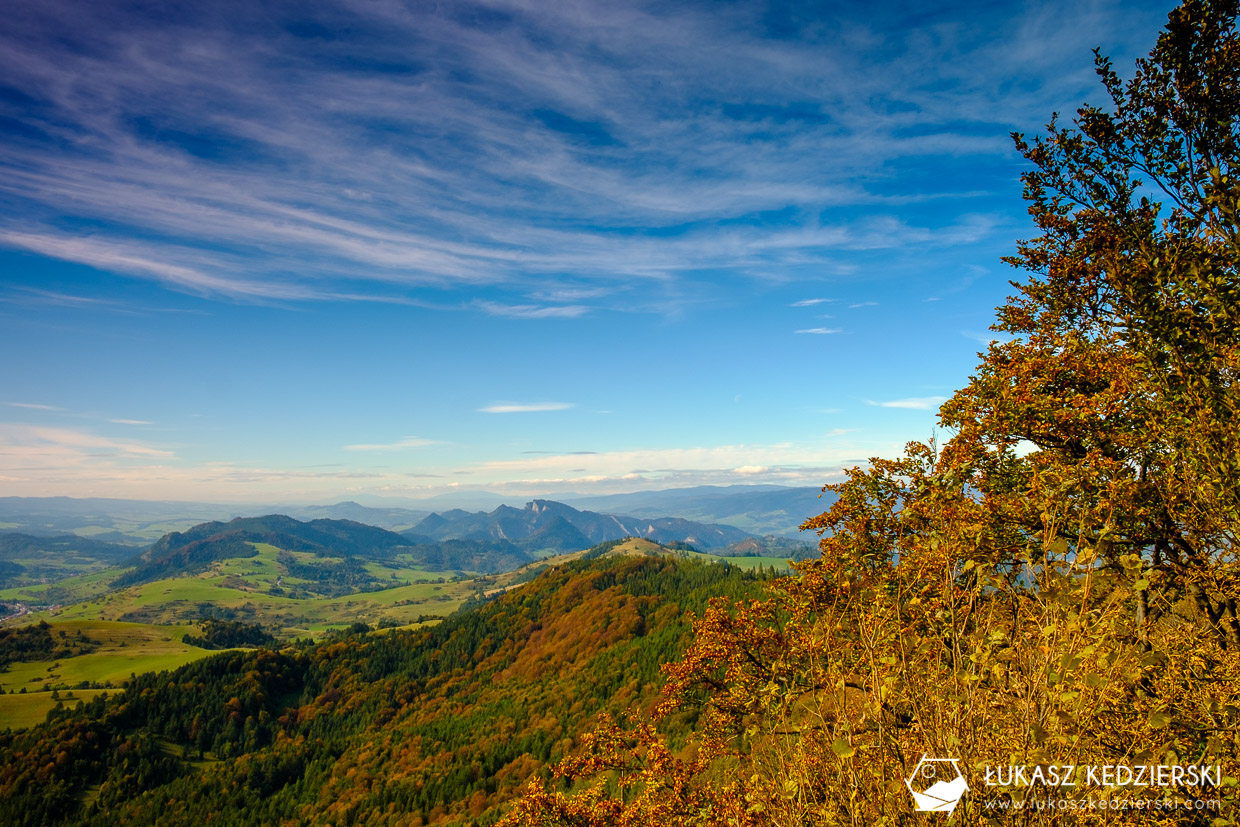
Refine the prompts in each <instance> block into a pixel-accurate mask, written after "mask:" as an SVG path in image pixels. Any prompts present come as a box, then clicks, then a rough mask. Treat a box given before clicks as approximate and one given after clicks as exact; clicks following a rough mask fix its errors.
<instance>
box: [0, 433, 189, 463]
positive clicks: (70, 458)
mask: <svg viewBox="0 0 1240 827" xmlns="http://www.w3.org/2000/svg"><path fill="white" fill-rule="evenodd" d="M175 456H176V454H175V453H174V452H172V451H169V450H167V449H164V448H158V447H155V446H153V445H148V444H146V443H142V442H134V441H132V440H120V439H112V438H110V437H105V436H100V435H98V434H95V433H92V432H90V431H83V430H76V429H73V428H50V427H43V426H35V425H20V424H16V423H0V463H3V464H2V465H0V467H6V466H7V467H10V468H11V467H15V466H21V465H33V466H36V467H37V466H42V465H48V464H53V465H55V464H63V463H68V464H79V463H83V462H86V461H87V460H88V458H96V459H97V458H101V457H102V458H112V459H135V458H136V459H152V458H159V459H171V458H173V457H175Z"/></svg>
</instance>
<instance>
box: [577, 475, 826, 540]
mask: <svg viewBox="0 0 1240 827" xmlns="http://www.w3.org/2000/svg"><path fill="white" fill-rule="evenodd" d="M835 499H836V497H835V494H834V493H832V492H830V491H828V492H826V493H825V494H824V493H823V491H822V489H821V488H818V487H806V488H785V487H782V486H778V485H729V486H718V485H699V486H696V487H694V488H673V489H669V490H665V491H638V492H635V493H632V494H609V495H606V496H600V497H564V498H562V501H563V502H565V503H567V504H569V505H571V506H573V507H575V508H583V509H589V510H591V511H602V512H606V513H609V514H631V515H633V516H634V517H681V518H683V519H686V520H694V521H697V522H704V523H722V524H723V525H729V526H734V527H736V528H739V529H742V530H743V531H746V532H748V533H750V534H779V535H783V536H785V537H799V538H800V539H802V540H805V541H806V542H812V541H813V539H814V538H813V537H812V536H810V537H805V536H803V535H801V534H800V527H801V524H802V523H804V522H805V521H806V520H808V519H809V518H810V517H814V516H817V515H818V514H821V513H822V512H824V511H826V510H827V509H828V508H830V507H831V504H832V503H834V502H835Z"/></svg>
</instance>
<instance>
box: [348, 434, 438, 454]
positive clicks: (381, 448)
mask: <svg viewBox="0 0 1240 827" xmlns="http://www.w3.org/2000/svg"><path fill="white" fill-rule="evenodd" d="M438 444H439V442H437V441H436V440H433V439H423V438H421V437H416V436H407V437H405V438H403V439H399V440H397V441H396V442H385V443H361V444H358V445H345V446H344V450H346V451H375V452H387V451H408V450H411V449H413V448H425V447H426V446H427V445H438Z"/></svg>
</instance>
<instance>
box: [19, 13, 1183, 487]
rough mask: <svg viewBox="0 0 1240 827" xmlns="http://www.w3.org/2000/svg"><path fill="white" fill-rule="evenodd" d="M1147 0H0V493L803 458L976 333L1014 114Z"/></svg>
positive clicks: (593, 479) (799, 465)
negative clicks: (0, 8)
mask: <svg viewBox="0 0 1240 827" xmlns="http://www.w3.org/2000/svg"><path fill="white" fill-rule="evenodd" d="M1170 7H1171V6H1170V4H1168V3H1147V2H1123V3H1121V2H1093V3H1090V2H1084V3H1082V2H1044V3H1006V4H1001V3H934V2H917V3H791V4H763V3H750V2H745V3H716V2H709V3H679V2H673V3H664V2H659V3H648V4H641V3H627V2H598V3H542V2H520V1H519V0H515V1H514V2H504V1H503V0H497V2H481V3H476V4H472V3H453V2H442V3H425V4H418V3H403V2H398V0H374V1H373V2H359V1H358V0H347V1H346V2H339V3H328V2H324V3H310V4H307V3H300V2H298V3H274V2H269V3H251V2H244V3H242V2H238V3H228V2H213V3H199V4H184V6H183V7H179V6H178V4H168V3H145V2H143V3H137V2H135V3H116V2H108V1H107V0H103V1H101V2H95V1H92V2H84V0H82V1H80V2H64V0H14V2H10V3H8V4H6V23H5V26H4V27H2V28H0V349H2V352H3V353H4V354H6V358H4V359H3V360H0V495H16V496H52V495H67V496H78V497H81V496H112V497H135V498H148V499H186V500H207V501H217V502H222V501H238V502H247V501H248V502H276V501H287V502H311V501H314V502H327V501H335V500H339V499H345V498H348V499H359V500H363V501H364V500H367V499H368V498H375V497H421V496H427V495H432V494H438V493H444V492H447V491H452V490H461V489H477V488H486V489H489V490H493V491H499V492H503V493H508V494H512V495H513V496H514V498H516V497H520V496H526V495H530V494H546V493H559V492H568V491H577V492H582V493H610V492H615V491H629V490H636V489H643V488H665V487H673V486H682V485H694V484H704V483H705V484H733V483H779V484H787V485H821V484H822V483H825V482H829V481H832V480H836V479H838V478H839V475H840V469H841V468H843V467H845V466H848V465H852V464H856V463H858V462H861V461H864V460H865V458H867V457H870V456H875V455H894V454H896V453H898V451H899V450H900V447H901V446H902V445H903V444H904V442H906V441H907V440H910V439H925V438H928V437H930V436H931V435H932V434H933V433H934V430H935V408H936V407H937V405H938V403H939V402H941V401H942V400H943V399H944V398H945V397H947V396H949V395H950V394H951V393H952V391H953V390H954V389H955V388H958V387H960V386H961V385H962V384H963V383H964V382H965V381H966V380H967V378H968V376H969V373H970V371H971V370H972V368H973V367H974V366H975V365H976V362H977V355H976V354H977V352H978V350H980V349H982V348H983V347H984V343H985V342H986V341H988V338H989V334H988V332H987V328H988V326H989V324H990V322H991V320H992V316H993V309H994V307H995V306H996V305H997V304H999V303H1001V302H1002V300H1003V298H1004V296H1005V295H1007V293H1008V292H1010V287H1009V286H1008V284H1007V280H1008V279H1009V278H1013V277H1014V276H1015V273H1014V271H1011V270H1010V269H1009V268H1008V267H1007V266H1006V265H1004V264H1002V263H1001V262H1000V260H999V259H1000V256H1002V255H1004V254H1007V253H1010V252H1011V251H1012V249H1013V244H1014V242H1015V240H1016V239H1018V238H1021V237H1023V236H1025V235H1028V234H1030V232H1031V225H1030V224H1029V222H1028V219H1027V216H1026V214H1025V207H1024V203H1023V202H1022V201H1021V198H1020V182H1019V174H1020V172H1021V171H1022V169H1023V168H1024V166H1023V160H1022V159H1021V158H1020V157H1019V156H1018V155H1017V154H1016V153H1015V152H1014V150H1013V149H1012V146H1011V140H1010V139H1009V137H1008V134H1009V132H1011V131H1013V130H1018V131H1025V132H1036V131H1037V130H1038V129H1039V128H1040V125H1041V124H1043V123H1045V121H1046V120H1047V119H1048V118H1049V116H1050V115H1051V113H1052V112H1055V111H1060V112H1065V113H1070V112H1072V111H1073V110H1074V109H1075V108H1076V106H1078V105H1079V104H1080V103H1082V102H1084V101H1086V100H1089V101H1093V102H1100V101H1101V95H1100V91H1101V90H1100V88H1099V87H1098V85H1097V82H1096V80H1095V78H1094V75H1093V72H1092V56H1091V54H1090V50H1091V49H1092V48H1094V47H1100V48H1101V49H1102V50H1103V51H1104V52H1105V53H1108V54H1110V55H1112V56H1113V57H1114V58H1116V60H1117V65H1118V66H1119V67H1120V68H1121V69H1124V68H1126V67H1129V66H1131V63H1132V59H1133V58H1134V57H1136V56H1139V55H1141V54H1144V53H1145V52H1147V51H1148V50H1149V48H1150V46H1152V44H1153V41H1154V38H1155V37H1156V35H1157V32H1158V30H1159V29H1160V28H1161V26H1162V24H1163V22H1164V21H1165V16H1166V13H1167V11H1168V10H1169V9H1170Z"/></svg>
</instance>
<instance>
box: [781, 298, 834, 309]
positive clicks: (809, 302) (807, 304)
mask: <svg viewBox="0 0 1240 827" xmlns="http://www.w3.org/2000/svg"><path fill="white" fill-rule="evenodd" d="M833 301H835V299H801V300H800V301H799V302H793V303H792V304H790V305H788V306H789V307H813V306H814V305H816V304H823V303H825V302H833Z"/></svg>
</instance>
